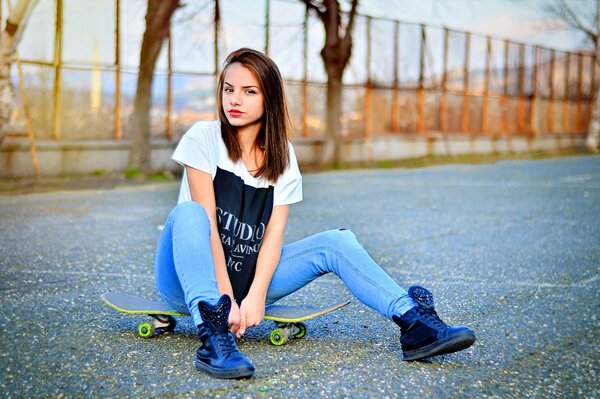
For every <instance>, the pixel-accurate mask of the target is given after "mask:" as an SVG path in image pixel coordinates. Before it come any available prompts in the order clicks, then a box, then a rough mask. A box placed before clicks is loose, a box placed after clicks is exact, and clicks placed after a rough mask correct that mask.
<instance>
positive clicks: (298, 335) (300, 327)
mask: <svg viewBox="0 0 600 399" xmlns="http://www.w3.org/2000/svg"><path fill="white" fill-rule="evenodd" d="M294 325H295V326H296V327H297V328H298V330H300V331H298V332H297V333H296V334H294V338H297V339H300V338H304V336H305V335H306V325H305V324H304V323H296V324H294Z"/></svg>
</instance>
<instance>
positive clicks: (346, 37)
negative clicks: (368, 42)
mask: <svg viewBox="0 0 600 399" xmlns="http://www.w3.org/2000/svg"><path fill="white" fill-rule="evenodd" d="M357 11H358V0H352V8H350V16H349V19H348V26H346V34H345V35H344V40H349V39H350V36H351V35H352V29H354V19H355V18H354V17H355V16H356V12H357Z"/></svg>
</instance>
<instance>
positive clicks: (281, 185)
mask: <svg viewBox="0 0 600 399" xmlns="http://www.w3.org/2000/svg"><path fill="white" fill-rule="evenodd" d="M289 152H290V164H289V166H288V168H287V169H286V171H285V172H284V173H283V175H282V176H281V177H280V178H279V179H278V180H277V184H276V185H275V195H274V201H273V205H274V206H277V205H290V204H294V203H296V202H300V201H302V175H301V174H300V168H299V167H298V160H297V159H296V153H295V152H294V147H293V146H292V144H291V143H289Z"/></svg>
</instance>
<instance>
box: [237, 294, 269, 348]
mask: <svg viewBox="0 0 600 399" xmlns="http://www.w3.org/2000/svg"><path fill="white" fill-rule="evenodd" d="M264 317H265V298H264V296H262V295H252V293H248V296H246V298H244V300H243V301H242V304H241V305H240V324H239V328H238V330H237V332H236V333H235V335H236V336H237V337H238V338H240V337H241V336H242V335H244V334H245V333H246V329H247V328H249V327H252V326H257V325H259V324H260V322H261V321H263V319H264Z"/></svg>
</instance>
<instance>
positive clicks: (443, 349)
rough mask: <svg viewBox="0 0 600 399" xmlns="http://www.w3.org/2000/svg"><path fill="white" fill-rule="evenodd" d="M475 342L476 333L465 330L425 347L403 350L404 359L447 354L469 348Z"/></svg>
mask: <svg viewBox="0 0 600 399" xmlns="http://www.w3.org/2000/svg"><path fill="white" fill-rule="evenodd" d="M474 342H475V334H474V333H473V332H469V331H465V332H462V333H459V334H457V335H455V336H453V337H448V338H446V339H445V340H444V339H442V340H439V341H436V342H434V343H432V344H430V345H427V346H425V347H423V348H419V349H413V350H411V351H405V352H404V351H403V360H406V361H410V360H419V359H424V358H427V357H432V356H439V355H445V354H448V353H453V352H458V351H461V350H463V349H467V348H468V347H469V346H471V345H473V343H474Z"/></svg>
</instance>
